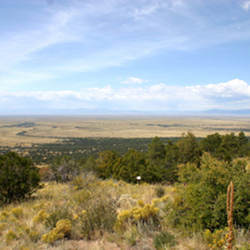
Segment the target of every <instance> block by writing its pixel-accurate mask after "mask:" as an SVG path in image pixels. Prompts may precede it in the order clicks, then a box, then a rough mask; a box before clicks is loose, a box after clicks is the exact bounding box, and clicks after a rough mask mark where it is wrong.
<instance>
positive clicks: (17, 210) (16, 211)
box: [11, 207, 23, 218]
mask: <svg viewBox="0 0 250 250" xmlns="http://www.w3.org/2000/svg"><path fill="white" fill-rule="evenodd" d="M11 213H12V214H13V215H14V216H15V217H17V218H20V217H22V216H23V209H22V208H21V207H15V208H13V209H12V210H11Z"/></svg>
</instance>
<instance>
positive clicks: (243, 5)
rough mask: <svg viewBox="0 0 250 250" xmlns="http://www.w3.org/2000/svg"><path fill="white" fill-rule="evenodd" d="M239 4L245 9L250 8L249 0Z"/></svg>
mask: <svg viewBox="0 0 250 250" xmlns="http://www.w3.org/2000/svg"><path fill="white" fill-rule="evenodd" d="M241 6H242V8H243V9H244V10H246V11H248V10H250V1H249V0H247V1H244V2H243V3H242V5H241Z"/></svg>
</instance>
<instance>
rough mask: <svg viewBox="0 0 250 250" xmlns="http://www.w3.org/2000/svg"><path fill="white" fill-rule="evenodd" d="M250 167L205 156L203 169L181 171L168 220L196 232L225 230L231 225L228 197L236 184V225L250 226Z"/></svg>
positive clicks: (190, 168) (189, 165)
mask: <svg viewBox="0 0 250 250" xmlns="http://www.w3.org/2000/svg"><path fill="white" fill-rule="evenodd" d="M245 167H246V163H245V162H242V161H238V162H236V163H228V162H224V161H218V160H216V159H214V158H212V157H211V156H210V155H209V154H204V155H203V157H202V159H201V166H200V167H196V166H195V165H193V164H186V165H183V166H181V167H180V170H179V180H180V181H181V182H183V183H184V184H180V185H179V187H178V188H177V194H176V196H175V199H174V202H173V205H172V206H170V207H169V211H168V216H169V220H170V222H172V223H173V224H174V225H175V226H182V227H184V228H189V229H193V230H195V231H198V230H204V229H210V230H212V231H213V230H215V229H218V228H224V227H225V226H226V225H227V215H226V193H227V186H228V184H229V183H230V181H233V183H234V186H235V198H234V223H235V224H236V225H237V226H239V227H244V228H248V226H249V217H247V215H248V214H249V200H250V189H249V188H248V185H249V177H250V175H249V174H248V173H247V172H246V168H245Z"/></svg>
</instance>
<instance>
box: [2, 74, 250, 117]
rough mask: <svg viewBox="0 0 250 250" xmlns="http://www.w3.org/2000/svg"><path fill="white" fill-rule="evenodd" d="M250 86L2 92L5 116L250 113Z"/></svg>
mask: <svg viewBox="0 0 250 250" xmlns="http://www.w3.org/2000/svg"><path fill="white" fill-rule="evenodd" d="M249 107H250V85H249V84H248V83H246V82H245V81H243V80H239V79H233V80H231V81H228V82H224V83H217V84H207V85H193V86H182V87H177V86H171V85H167V84H164V83H160V84H154V85H151V86H143V87H142V86H131V87H130V86H129V87H121V88H118V89H114V88H112V87H111V86H105V87H96V88H85V89H82V90H81V91H71V90H64V91H29V92H22V91H17V92H8V91H1V92H0V113H1V114H6V113H9V114H18V113H20V114H25V113H33V114H34V113H38V114H48V113H51V112H52V113H53V112H54V113H56V112H57V111H58V112H60V111H65V112H67V113H70V112H71V111H72V112H73V113H74V114H75V113H79V114H81V113H84V112H87V113H89V112H90V113H91V112H92V113H93V114H95V113H96V112H99V113H102V112H104V113H105V112H108V113H112V112H116V113H117V112H118V113H119V112H124V111H128V112H129V111H137V112H142V113H143V112H152V113H153V112H156V113H157V112H161V113H164V112H165V113H168V112H175V111H176V112H182V111H186V110H187V111H204V110H209V109H224V110H227V109H228V110H229V109H234V110H237V109H249Z"/></svg>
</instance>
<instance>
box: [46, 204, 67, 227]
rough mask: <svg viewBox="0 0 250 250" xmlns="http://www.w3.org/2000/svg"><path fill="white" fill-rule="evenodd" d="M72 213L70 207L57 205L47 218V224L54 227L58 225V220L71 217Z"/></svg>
mask: <svg viewBox="0 0 250 250" xmlns="http://www.w3.org/2000/svg"><path fill="white" fill-rule="evenodd" d="M71 218H72V214H71V212H70V211H69V209H68V207H60V208H58V207H55V208H54V209H53V210H52V211H51V212H50V213H49V214H48V216H47V217H46V218H45V225H46V227H48V228H53V227H55V226H56V224H57V222H58V221H60V220H62V219H71Z"/></svg>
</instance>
